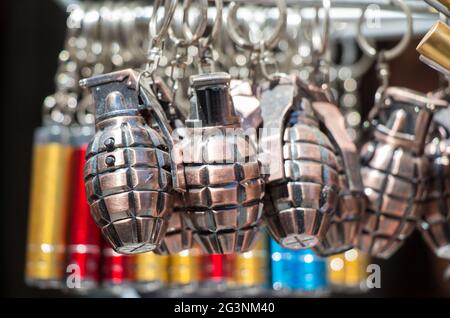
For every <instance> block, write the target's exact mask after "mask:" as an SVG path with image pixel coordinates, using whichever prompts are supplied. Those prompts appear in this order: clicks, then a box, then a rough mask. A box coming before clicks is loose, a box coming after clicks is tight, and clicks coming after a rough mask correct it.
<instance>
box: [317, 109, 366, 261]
mask: <svg viewBox="0 0 450 318" xmlns="http://www.w3.org/2000/svg"><path fill="white" fill-rule="evenodd" d="M312 105H313V109H314V111H315V114H316V116H317V117H318V118H319V119H320V122H321V123H322V124H323V125H324V126H325V127H326V129H327V132H328V133H327V136H329V139H330V142H331V143H332V145H333V146H334V148H335V149H336V158H337V167H338V172H339V199H338V205H337V207H336V211H335V213H334V215H333V216H332V219H331V222H330V226H329V228H328V230H327V233H326V235H325V237H324V239H323V240H322V241H320V242H319V244H318V245H317V246H315V248H314V249H315V251H316V253H318V254H319V255H322V256H328V255H333V254H338V253H342V252H345V251H347V250H350V249H351V248H352V247H353V244H354V240H355V239H356V237H357V235H358V233H359V229H360V220H361V216H362V214H363V212H364V210H365V207H366V197H365V195H364V187H363V182H362V179H361V173H360V169H361V168H360V163H359V153H358V150H357V148H356V146H355V144H354V143H353V142H352V140H351V138H350V136H349V135H348V133H347V130H346V128H345V122H344V117H343V116H342V114H341V112H340V111H339V109H338V108H337V106H336V105H335V104H334V103H331V102H329V101H315V102H313V104H312Z"/></svg>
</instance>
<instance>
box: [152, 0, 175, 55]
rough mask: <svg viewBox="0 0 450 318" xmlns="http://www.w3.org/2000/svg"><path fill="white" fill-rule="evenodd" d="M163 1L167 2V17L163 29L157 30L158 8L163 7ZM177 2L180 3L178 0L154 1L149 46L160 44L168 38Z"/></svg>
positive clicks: (165, 9) (165, 7) (165, 8)
mask: <svg viewBox="0 0 450 318" xmlns="http://www.w3.org/2000/svg"><path fill="white" fill-rule="evenodd" d="M162 1H164V4H165V6H164V11H165V17H164V21H163V23H162V25H161V29H160V30H159V32H158V31H157V24H158V23H157V22H158V21H157V20H158V10H159V8H160V7H161V2H162ZM177 4H178V1H177V0H155V2H154V3H153V12H152V16H151V17H150V22H149V24H148V32H149V37H150V41H149V42H150V45H149V47H153V46H160V45H161V43H162V42H163V41H164V39H165V38H166V35H167V32H168V30H169V28H170V24H171V23H172V19H173V16H174V14H175V9H176V7H177Z"/></svg>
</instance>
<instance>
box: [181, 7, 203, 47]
mask: <svg viewBox="0 0 450 318" xmlns="http://www.w3.org/2000/svg"><path fill="white" fill-rule="evenodd" d="M191 3H192V0H185V1H184V3H183V35H184V37H185V42H186V44H185V45H186V46H189V45H192V44H195V43H196V42H197V41H198V40H199V39H200V38H201V37H202V36H203V34H204V33H205V30H206V27H207V26H208V0H200V8H201V9H200V19H201V20H200V23H199V25H198V26H197V29H196V30H195V31H194V32H192V30H191V27H190V26H189V8H190V7H191Z"/></svg>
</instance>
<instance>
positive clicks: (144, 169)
mask: <svg viewBox="0 0 450 318" xmlns="http://www.w3.org/2000/svg"><path fill="white" fill-rule="evenodd" d="M82 84H83V85H84V86H87V87H89V88H91V90H92V92H93V94H94V99H95V102H96V134H95V136H94V138H93V140H92V141H91V142H90V144H89V147H88V150H87V161H86V164H85V171H84V178H85V186H86V195H87V199H88V202H89V204H90V208H91V214H92V216H93V218H94V220H95V222H96V224H97V225H98V226H99V227H101V229H102V232H103V234H104V236H105V237H106V238H107V239H108V241H109V242H110V243H111V245H112V247H113V248H114V250H116V251H117V252H119V253H139V252H148V251H151V250H154V249H155V248H156V247H157V246H159V245H160V244H161V241H162V239H163V238H164V234H165V232H166V229H167V226H168V216H169V213H170V212H171V203H172V198H171V196H172V195H171V194H170V191H171V189H172V179H171V170H170V167H171V165H170V163H171V162H170V157H169V153H168V149H167V145H166V142H165V140H164V139H163V138H162V136H161V135H160V133H159V132H157V131H156V130H154V129H152V128H151V127H150V126H149V125H148V124H147V122H146V120H145V119H144V117H143V116H141V115H140V113H139V111H138V106H139V102H140V99H139V98H138V94H140V92H139V86H138V83H137V73H136V72H135V71H133V70H125V71H119V72H115V73H111V74H106V75H102V76H98V77H94V78H91V79H88V80H86V81H85V82H83V83H82Z"/></svg>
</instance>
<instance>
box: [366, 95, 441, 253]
mask: <svg viewBox="0 0 450 318" xmlns="http://www.w3.org/2000/svg"><path fill="white" fill-rule="evenodd" d="M430 104H432V101H430V100H429V99H427V97H426V96H424V95H421V94H419V93H415V92H412V91H408V90H405V89H399V88H394V87H391V88H388V89H387V90H386V91H385V96H384V100H383V101H382V102H381V104H380V105H381V107H382V108H380V109H379V115H378V116H379V118H378V123H377V124H376V126H375V128H374V133H373V137H372V140H371V141H369V142H368V143H367V144H366V145H365V146H364V147H363V150H362V154H361V155H362V169H361V174H362V178H363V182H364V187H365V194H366V195H367V198H368V206H367V209H366V212H365V214H364V218H363V221H362V223H363V226H362V232H361V234H360V240H359V245H360V248H361V249H362V250H363V251H365V252H367V253H369V254H371V255H373V256H376V257H381V258H388V257H390V256H391V255H392V254H393V253H395V251H397V250H398V248H399V247H400V246H401V245H402V244H403V242H404V240H405V239H406V238H407V237H408V236H409V235H410V234H411V233H412V232H413V230H414V229H415V226H416V222H417V221H418V219H419V217H420V212H421V210H422V208H423V205H424V201H425V198H426V194H427V186H428V181H429V172H430V171H429V163H428V160H427V158H426V157H425V156H424V155H423V151H424V143H425V135H426V133H427V131H428V127H429V124H430V120H431V111H430V110H429V109H427V108H425V107H427V105H430ZM436 106H438V105H436ZM379 107H380V106H379ZM415 109H419V111H416V110H415Z"/></svg>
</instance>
